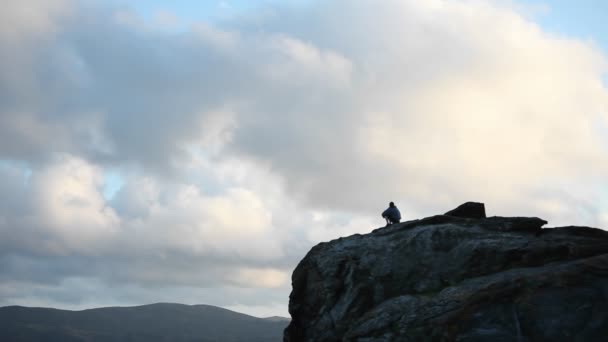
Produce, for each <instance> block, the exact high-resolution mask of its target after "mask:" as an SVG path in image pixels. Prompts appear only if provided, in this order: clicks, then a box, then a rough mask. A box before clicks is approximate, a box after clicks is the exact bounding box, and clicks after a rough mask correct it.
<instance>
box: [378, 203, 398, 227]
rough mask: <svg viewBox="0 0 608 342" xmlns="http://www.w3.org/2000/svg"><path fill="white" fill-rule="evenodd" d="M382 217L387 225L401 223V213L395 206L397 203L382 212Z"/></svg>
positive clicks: (390, 204)
mask: <svg viewBox="0 0 608 342" xmlns="http://www.w3.org/2000/svg"><path fill="white" fill-rule="evenodd" d="M382 217H383V218H384V219H386V225H387V226H388V225H389V224H394V223H399V222H400V221H401V212H400V211H399V209H397V206H395V203H393V202H391V203H389V204H388V209H386V210H385V211H383V212H382Z"/></svg>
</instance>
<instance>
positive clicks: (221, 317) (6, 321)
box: [0, 304, 289, 342]
mask: <svg viewBox="0 0 608 342" xmlns="http://www.w3.org/2000/svg"><path fill="white" fill-rule="evenodd" d="M288 323H289V322H287V321H273V320H267V319H262V318H256V317H252V316H248V315H244V314H240V313H237V312H233V311H230V310H226V309H222V308H219V307H214V306H209V305H192V306H190V305H181V304H151V305H144V306H136V307H109V308H99V309H90V310H83V311H67V310H57V309H47V308H27V307H20V306H9V307H3V308H0V341H13V342H21V341H23V342H30V341H47V342H64V341H66V342H67V341H70V342H71V341H74V342H76V341H91V342H95V341H108V342H111V341H131V342H139V341H142V342H143V341H202V342H207V341H208V342H211V341H214V342H219V341H221V342H236V341H252V342H274V341H280V340H281V337H282V331H283V329H284V328H285V326H286V325H287V324H288Z"/></svg>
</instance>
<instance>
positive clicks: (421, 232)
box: [284, 202, 608, 342]
mask: <svg viewBox="0 0 608 342" xmlns="http://www.w3.org/2000/svg"><path fill="white" fill-rule="evenodd" d="M546 223H547V222H546V221H544V220H542V219H539V218H535V217H486V215H485V208H484V205H483V204H482V203H473V202H469V203H465V204H463V205H462V206H460V207H458V208H456V209H454V210H452V211H449V212H447V213H446V214H444V215H437V216H432V217H428V218H424V219H420V220H414V221H408V222H403V223H400V224H395V225H392V226H389V227H386V228H380V229H376V230H374V231H373V232H371V233H369V234H365V235H359V234H357V235H353V236H349V237H346V238H340V239H337V240H333V241H330V242H326V243H320V244H318V245H317V246H315V247H314V248H312V249H311V250H310V252H309V253H308V254H307V255H306V256H305V257H304V259H303V260H302V261H301V262H300V263H299V264H298V266H297V267H296V269H295V270H294V272H293V275H292V286H293V290H292V293H291V295H290V301H289V312H290V314H291V316H292V321H291V323H290V324H289V326H288V327H287V329H286V330H285V334H284V341H288V342H295V341H314V342H323V341H360V342H363V341H365V342H375V341H601V340H605V338H606V336H608V232H606V231H603V230H600V229H595V228H588V227H559V228H544V229H543V228H542V227H543V226H544V225H545V224H546Z"/></svg>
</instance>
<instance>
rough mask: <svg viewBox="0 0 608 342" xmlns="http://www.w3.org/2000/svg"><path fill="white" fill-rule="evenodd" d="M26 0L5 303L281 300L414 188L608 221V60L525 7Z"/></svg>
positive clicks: (5, 131)
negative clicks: (138, 8) (324, 251)
mask: <svg viewBox="0 0 608 342" xmlns="http://www.w3.org/2000/svg"><path fill="white" fill-rule="evenodd" d="M20 4H22V5H19V4H11V5H8V6H5V8H4V9H3V13H2V14H0V18H5V19H6V20H1V21H0V22H1V23H0V25H2V26H1V28H2V30H0V32H2V34H0V53H1V54H2V55H3V56H6V58H3V60H2V62H0V159H2V160H3V162H1V163H0V190H1V191H0V237H1V239H0V246H1V247H2V249H1V251H0V271H1V272H0V274H2V276H0V298H6V299H5V300H4V302H3V303H4V304H9V303H17V302H22V303H49V304H52V305H58V306H60V305H62V303H66V304H65V305H66V306H67V305H68V304H67V303H69V306H70V307H82V306H87V305H91V306H92V305H97V304H100V305H103V303H108V304H115V303H121V302H123V303H138V302H139V303H144V302H153V301H157V300H155V299H154V298H159V299H158V301H161V300H166V301H181V302H188V303H192V301H193V300H194V299H193V298H200V300H201V301H202V300H208V301H207V303H209V304H216V305H225V306H230V307H238V308H242V307H245V306H249V307H251V308H252V310H257V312H265V313H266V312H267V311H268V310H266V309H260V308H261V307H263V306H264V305H265V303H264V299H267V301H268V303H267V305H266V308H271V307H272V308H275V307H276V306H277V305H278V304H277V303H280V302H281V301H284V305H285V307H286V303H287V298H286V295H287V293H288V292H289V282H288V278H289V274H290V272H291V270H292V269H293V267H295V265H296V264H297V262H298V261H299V260H300V258H302V257H303V255H304V254H305V253H306V252H307V251H308V249H309V248H310V247H311V246H312V245H313V244H315V243H317V242H319V241H322V240H327V239H331V238H335V237H338V236H343V235H348V234H351V233H355V232H365V231H369V230H371V229H372V228H375V227H373V225H374V222H376V225H381V224H382V220H381V219H380V218H379V213H380V212H381V211H382V210H383V209H384V206H385V205H386V203H387V202H388V201H390V200H393V201H395V202H396V203H397V205H398V206H399V207H400V209H401V210H402V212H403V213H404V217H405V218H406V219H410V218H417V217H420V216H426V215H431V214H436V213H441V212H445V211H447V210H448V209H451V208H452V207H454V206H455V205H457V204H459V203H460V202H464V201H466V200H479V201H485V202H486V203H487V207H488V212H489V213H490V214H496V215H530V216H540V217H543V218H545V219H548V220H549V221H550V224H553V225H558V224H587V225H592V226H601V225H602V224H603V225H605V224H606V222H607V221H606V217H608V216H607V214H606V210H604V208H605V207H606V204H608V193H607V192H606V189H605V188H602V184H606V181H607V180H608V179H606V178H607V176H606V175H607V174H608V173H607V172H606V171H608V170H607V168H608V158H607V157H606V156H607V155H608V154H607V146H608V144H607V142H606V140H605V138H604V136H605V134H606V131H607V129H608V91H607V89H606V86H605V84H604V83H603V82H602V77H604V75H605V73H606V71H607V68H608V61H607V59H606V56H604V55H603V54H602V53H601V52H600V51H599V50H598V49H597V48H596V47H595V46H593V45H592V44H591V43H588V42H584V41H580V40H576V39H572V38H568V37H563V36H556V35H554V34H550V33H547V32H545V31H543V30H542V28H541V27H539V26H538V25H536V24H535V23H534V22H532V21H531V19H529V18H528V17H526V14H525V13H522V10H521V9H520V7H519V5H517V4H509V3H505V2H495V1H440V0H436V1H426V2H419V1H387V2H383V3H382V4H379V3H377V2H373V1H359V2H349V1H340V0H336V1H327V2H311V3H308V4H301V5H298V6H286V5H267V6H266V7H261V8H259V9H254V10H251V11H248V12H244V13H241V14H240V15H238V16H231V17H230V18H228V19H224V20H222V21H218V22H215V23H210V22H198V23H193V24H192V25H191V26H190V27H188V28H183V27H180V28H175V27H174V26H171V27H170V28H168V27H166V26H164V24H163V25H160V26H157V25H156V24H158V23H156V24H155V22H154V21H146V20H143V19H142V18H140V17H139V16H138V15H137V13H136V12H134V11H130V10H128V9H125V8H120V9H114V8H111V7H101V6H99V5H92V4H91V3H89V2H74V1H30V2H21V3H20ZM161 19H163V18H161ZM165 19H167V20H168V19H170V20H169V21H168V23H172V22H174V21H176V22H179V18H173V16H170V17H166V18H164V19H163V20H165ZM174 19H175V20H174ZM167 20H165V21H164V22H167ZM109 172H111V173H112V174H114V175H115V176H116V175H118V176H119V177H120V178H121V180H122V182H121V183H124V184H122V186H121V187H120V189H117V191H116V192H115V193H114V195H113V196H112V198H111V199H108V198H106V197H104V188H105V187H107V186H108V184H106V183H107V178H108V177H107V175H108V173H109ZM62 287H63V288H65V290H62ZM68 289H69V290H68ZM94 291H99V292H100V293H102V294H101V295H100V296H98V297H94V298H96V299H95V300H92V299H88V298H93V297H91V296H90V294H91V293H93V292H94ZM138 292H141V293H143V294H141V295H138V294H137V293H138ZM214 293H215V294H218V293H224V294H226V293H230V295H231V296H232V297H231V298H234V299H232V300H231V301H230V302H228V301H225V302H222V301H219V300H217V298H216V296H214ZM271 293H272V294H271ZM235 296H236V297H235ZM247 296H260V297H259V298H258V299H256V301H252V300H251V299H250V298H248V297H247ZM281 296H283V297H281ZM279 297H281V298H279ZM194 302H199V301H198V300H196V301H194ZM280 314H285V312H283V313H280Z"/></svg>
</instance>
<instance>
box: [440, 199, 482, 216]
mask: <svg viewBox="0 0 608 342" xmlns="http://www.w3.org/2000/svg"><path fill="white" fill-rule="evenodd" d="M444 215H446V216H456V217H465V218H476V219H477V218H485V217H486V208H485V206H484V204H483V203H478V202H467V203H464V204H461V205H459V206H458V207H456V209H452V210H450V211H448V212H447V213H445V214H444Z"/></svg>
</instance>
